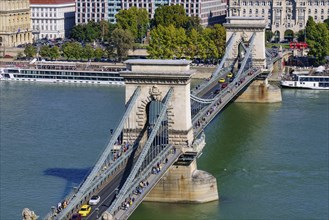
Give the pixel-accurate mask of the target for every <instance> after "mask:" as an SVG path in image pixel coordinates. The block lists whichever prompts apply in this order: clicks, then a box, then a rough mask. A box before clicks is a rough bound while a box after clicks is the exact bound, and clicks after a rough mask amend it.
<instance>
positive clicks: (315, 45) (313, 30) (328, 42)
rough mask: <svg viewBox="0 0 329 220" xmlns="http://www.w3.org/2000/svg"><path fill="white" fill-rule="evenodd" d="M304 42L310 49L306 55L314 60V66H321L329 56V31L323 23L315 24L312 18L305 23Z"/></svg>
mask: <svg viewBox="0 0 329 220" xmlns="http://www.w3.org/2000/svg"><path fill="white" fill-rule="evenodd" d="M306 36H307V38H306V42H307V44H308V46H309V48H310V51H309V53H308V55H311V56H314V57H315V58H316V64H323V63H324V62H325V56H327V55H328V54H329V30H328V28H327V25H326V24H325V23H318V24H316V23H315V22H314V20H313V18H312V17H309V19H308V20H307V23H306Z"/></svg>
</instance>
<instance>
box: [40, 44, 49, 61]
mask: <svg viewBox="0 0 329 220" xmlns="http://www.w3.org/2000/svg"><path fill="white" fill-rule="evenodd" d="M49 54H50V50H49V46H46V45H43V46H42V47H41V48H40V51H39V55H40V56H41V57H43V58H46V57H50V56H49Z"/></svg>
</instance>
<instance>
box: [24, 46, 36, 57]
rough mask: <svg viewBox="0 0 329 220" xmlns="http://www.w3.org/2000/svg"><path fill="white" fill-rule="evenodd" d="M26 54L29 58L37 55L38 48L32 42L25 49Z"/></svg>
mask: <svg viewBox="0 0 329 220" xmlns="http://www.w3.org/2000/svg"><path fill="white" fill-rule="evenodd" d="M24 54H25V56H26V57H28V58H31V57H35V55H36V54H37V49H36V48H35V47H33V46H32V45H31V44H28V45H27V46H26V47H25V49H24Z"/></svg>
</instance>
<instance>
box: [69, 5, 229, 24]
mask: <svg viewBox="0 0 329 220" xmlns="http://www.w3.org/2000/svg"><path fill="white" fill-rule="evenodd" d="M161 5H183V6H184V9H185V11H186V14H187V15H188V16H198V17H200V19H201V24H202V25H203V26H207V25H212V24H216V23H223V22H224V20H225V17H226V11H227V0H94V1H91V0H77V1H76V23H77V24H80V23H87V22H88V21H89V20H94V21H96V22H97V21H100V20H102V19H105V20H108V21H109V22H111V23H115V22H116V20H115V15H116V14H117V13H118V12H119V11H120V10H122V9H129V8H131V7H137V8H145V9H146V10H147V12H148V13H149V16H150V18H153V17H154V14H155V10H156V9H157V8H158V7H159V6H161Z"/></svg>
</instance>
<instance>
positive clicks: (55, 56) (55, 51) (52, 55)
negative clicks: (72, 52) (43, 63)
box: [49, 46, 61, 60]
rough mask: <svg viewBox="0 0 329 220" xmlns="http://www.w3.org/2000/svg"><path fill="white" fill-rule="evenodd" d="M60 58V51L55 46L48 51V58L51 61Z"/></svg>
mask: <svg viewBox="0 0 329 220" xmlns="http://www.w3.org/2000/svg"><path fill="white" fill-rule="evenodd" d="M60 56H61V53H60V50H59V48H58V47H57V46H53V47H52V48H50V49H49V57H50V59H51V60H53V59H55V60H57V59H58V58H59V57H60Z"/></svg>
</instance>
